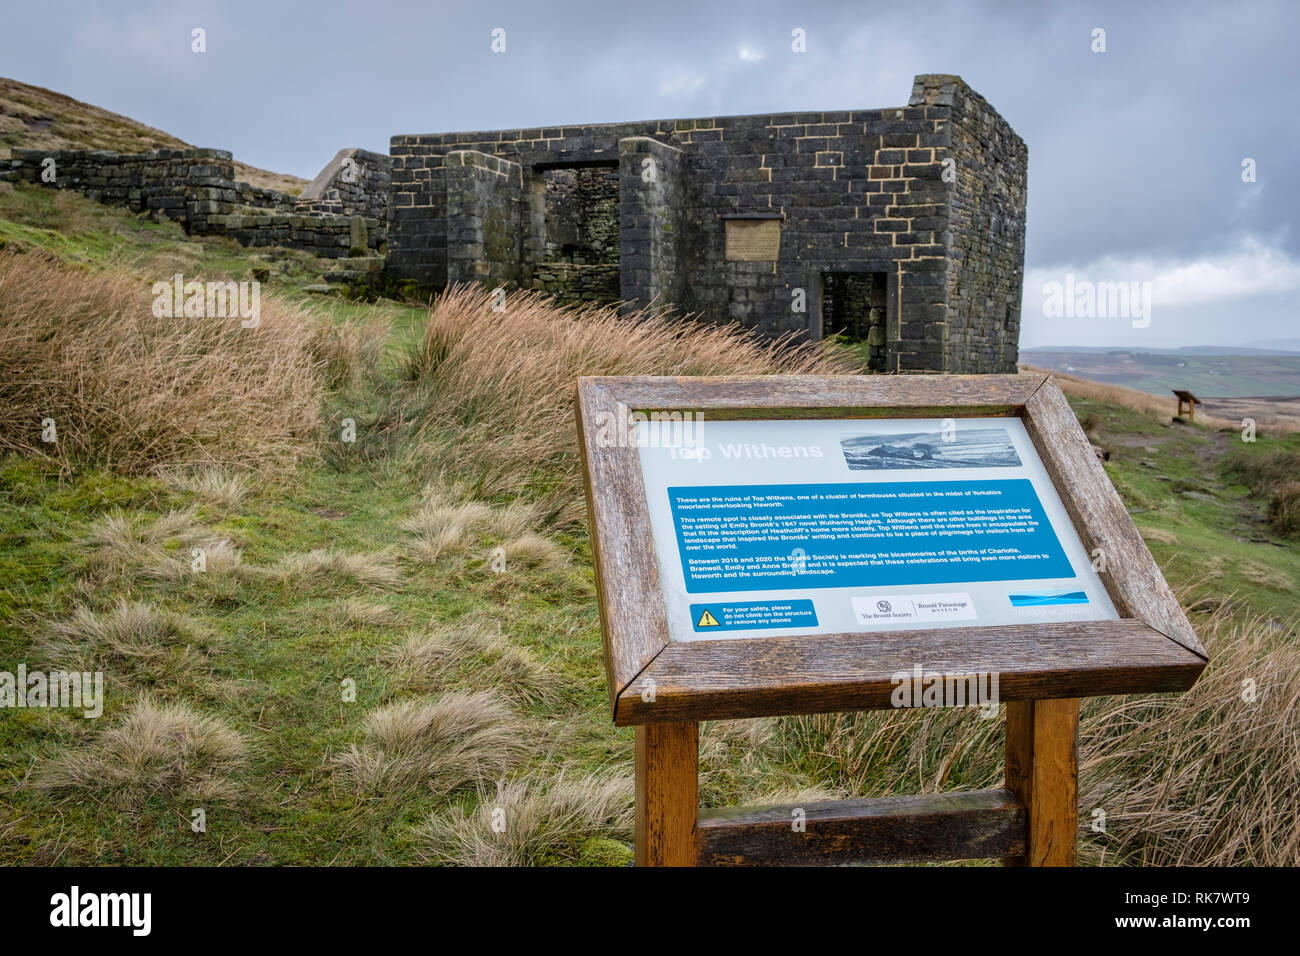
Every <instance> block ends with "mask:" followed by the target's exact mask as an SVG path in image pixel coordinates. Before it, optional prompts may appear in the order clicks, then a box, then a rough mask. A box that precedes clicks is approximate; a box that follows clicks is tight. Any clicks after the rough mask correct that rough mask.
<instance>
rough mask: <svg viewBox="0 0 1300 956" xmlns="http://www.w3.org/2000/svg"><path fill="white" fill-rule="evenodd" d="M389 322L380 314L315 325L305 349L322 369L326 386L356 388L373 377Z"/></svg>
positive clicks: (376, 371)
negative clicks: (308, 350)
mask: <svg viewBox="0 0 1300 956" xmlns="http://www.w3.org/2000/svg"><path fill="white" fill-rule="evenodd" d="M390 327H391V322H390V321H389V319H388V317H387V316H385V315H383V314H382V313H381V314H371V315H368V316H366V317H365V318H351V319H347V320H345V321H342V322H328V321H322V322H318V323H317V324H316V327H315V330H314V333H313V335H312V336H311V338H310V339H309V341H308V348H309V349H310V350H311V354H312V355H313V356H314V357H315V359H316V361H317V362H318V363H319V365H320V366H321V369H322V374H323V376H324V381H325V384H326V387H328V388H330V389H332V390H341V389H348V388H355V387H356V386H358V385H360V384H362V383H363V382H365V381H367V380H369V379H373V378H375V377H376V376H377V375H378V373H379V362H380V359H381V358H382V357H383V353H384V342H385V341H386V340H387V338H388V333H389V329H390Z"/></svg>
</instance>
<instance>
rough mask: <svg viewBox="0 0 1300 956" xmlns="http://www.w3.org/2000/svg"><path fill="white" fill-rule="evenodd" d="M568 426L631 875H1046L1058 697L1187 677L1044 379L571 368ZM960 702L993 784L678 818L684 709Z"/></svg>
mask: <svg viewBox="0 0 1300 956" xmlns="http://www.w3.org/2000/svg"><path fill="white" fill-rule="evenodd" d="M577 415H578V429H579V435H580V444H581V448H582V455H583V464H584V468H585V470H586V478H587V503H588V510H589V515H590V526H591V537H592V545H593V554H594V559H595V568H596V581H597V591H598V595H599V601H600V611H601V625H602V630H603V635H604V650H605V664H606V674H607V678H608V681H607V682H608V690H609V703H610V710H611V713H612V716H613V719H614V722H615V724H617V725H619V726H633V727H635V728H636V861H637V863H638V865H643V866H693V865H739V864H814V863H844V862H909V861H911V862H916V861H926V860H951V859H968V858H994V859H996V858H1002V859H1003V860H1004V862H1006V863H1007V864H1009V865H1029V866H1061V865H1072V864H1073V863H1074V862H1075V859H1076V847H1077V829H1078V825H1079V824H1078V782H1077V776H1078V756H1077V744H1076V739H1077V732H1078V720H1079V698H1081V697H1088V696H1097V695H1103V694H1132V693H1152V692H1167V691H1183V690H1186V689H1187V688H1189V687H1190V686H1191V685H1192V684H1193V683H1194V682H1195V681H1196V679H1197V677H1198V676H1199V675H1200V673H1201V671H1202V670H1203V669H1204V668H1205V665H1206V661H1207V657H1206V654H1205V651H1204V649H1203V648H1202V647H1201V645H1200V643H1199V642H1198V641H1197V638H1196V635H1195V634H1194V633H1193V631H1192V628H1191V626H1190V625H1189V624H1188V621H1187V618H1186V617H1185V615H1184V614H1183V612H1182V610H1181V608H1180V607H1179V606H1178V603H1177V601H1176V599H1175V598H1174V596H1173V594H1172V592H1171V591H1170V589H1169V587H1168V585H1167V584H1166V583H1165V581H1164V579H1163V577H1162V576H1161V574H1160V571H1159V569H1158V568H1157V567H1156V564H1155V562H1154V560H1153V559H1152V557H1151V554H1150V552H1149V551H1148V550H1147V548H1146V546H1145V544H1144V543H1143V541H1142V539H1141V537H1140V536H1139V534H1138V532H1137V530H1136V528H1134V526H1133V523H1132V521H1131V520H1130V519H1129V517H1128V514H1127V512H1126V511H1125V509H1124V506H1123V504H1122V502H1121V501H1120V499H1119V496H1118V495H1117V494H1116V492H1115V490H1114V488H1113V487H1112V486H1111V484H1110V481H1109V480H1108V479H1107V477H1106V474H1105V471H1104V470H1103V467H1102V464H1101V462H1099V461H1098V460H1097V457H1096V455H1095V454H1094V452H1093V450H1092V448H1091V446H1090V445H1089V442H1088V439H1087V437H1086V436H1085V435H1084V433H1083V430H1082V429H1081V428H1080V427H1079V424H1078V422H1077V421H1076V419H1075V417H1074V414H1073V412H1072V411H1071V410H1070V407H1069V404H1068V403H1067V402H1066V401H1065V398H1064V396H1063V395H1062V394H1061V391H1060V389H1059V388H1058V387H1057V386H1056V384H1055V383H1054V382H1053V381H1052V379H1051V378H1050V377H1042V376H1031V375H972V376H844V377H813V376H806V377H805V376H773V377H752V378H751V377H746V378H651V377H636V378H614V377H608V378H606V377H601V378H584V379H581V380H580V381H579V383H578V395H577ZM911 675H915V676H914V678H912V676H911ZM963 688H964V689H963ZM990 688H991V689H992V694H991V697H990V695H989V694H988V693H987V691H988V690H989V689H990ZM967 691H969V696H966V694H967ZM950 694H955V696H954V697H953V699H949V695H950ZM932 697H933V698H934V699H933V700H932V699H931V698H932ZM972 702H973V703H975V704H977V705H980V706H984V707H992V708H993V710H992V711H991V712H992V713H996V708H997V705H998V704H1000V703H1005V704H1006V774H1005V780H1004V784H1003V786H1002V787H999V788H995V789H992V790H985V791H977V792H968V793H938V794H923V795H912V796H893V797H881V798H868V799H852V800H837V801H825V802H819V803H806V804H804V805H802V806H800V807H784V806H778V807H754V808H736V807H728V808H722V809H706V810H701V809H700V807H699V796H698V734H699V722H700V721H702V720H717V719H736V718H750V717H764V716H776V715H786V714H810V713H824V712H835V711H855V710H870V709H885V708H890V707H896V706H932V705H937V706H967V705H969V704H971V703H972ZM792 817H794V818H799V819H801V820H802V826H792V824H791V821H792Z"/></svg>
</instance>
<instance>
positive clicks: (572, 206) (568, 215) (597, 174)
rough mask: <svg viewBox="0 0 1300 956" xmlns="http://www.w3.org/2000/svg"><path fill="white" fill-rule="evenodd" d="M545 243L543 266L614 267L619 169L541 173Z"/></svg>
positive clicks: (579, 168)
mask: <svg viewBox="0 0 1300 956" xmlns="http://www.w3.org/2000/svg"><path fill="white" fill-rule="evenodd" d="M540 175H541V176H542V181H543V183H544V184H545V192H546V200H545V203H546V208H545V217H544V219H545V230H546V241H545V248H544V250H543V253H542V261H543V262H571V263H574V264H576V265H611V264H617V263H618V254H619V236H618V166H617V164H613V163H611V164H609V165H601V166H572V167H562V168H559V169H547V170H543V171H542V173H541V174H540Z"/></svg>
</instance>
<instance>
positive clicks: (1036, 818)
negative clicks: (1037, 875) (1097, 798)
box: [1002, 699, 1079, 866]
mask: <svg viewBox="0 0 1300 956" xmlns="http://www.w3.org/2000/svg"><path fill="white" fill-rule="evenodd" d="M1078 731H1079V701H1078V700H1077V699H1068V700H1023V701H1020V700H1018V701H1010V702H1008V703H1007V763H1006V788H1007V789H1008V790H1010V791H1011V792H1012V793H1014V794H1015V795H1016V796H1017V797H1019V798H1020V801H1021V802H1022V803H1023V804H1024V805H1025V808H1026V809H1027V810H1028V811H1029V832H1028V835H1027V838H1026V841H1025V855H1024V856H1023V857H1013V858H1009V859H1005V860H1003V861H1002V862H1003V863H1004V864H1005V865H1007V866H1074V865H1075V862H1076V859H1077V854H1078V835H1079V751H1078Z"/></svg>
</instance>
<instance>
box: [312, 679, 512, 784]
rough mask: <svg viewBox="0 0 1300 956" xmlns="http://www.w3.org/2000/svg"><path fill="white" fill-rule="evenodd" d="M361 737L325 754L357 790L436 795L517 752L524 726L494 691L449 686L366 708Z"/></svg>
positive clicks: (481, 777) (500, 766)
mask: <svg viewBox="0 0 1300 956" xmlns="http://www.w3.org/2000/svg"><path fill="white" fill-rule="evenodd" d="M363 732H364V739H363V741H362V743H361V744H360V745H359V746H358V745H355V744H354V745H353V746H352V747H351V748H349V749H348V750H346V751H344V752H343V753H340V754H337V755H336V756H335V757H334V758H333V764H334V766H335V768H336V771H337V773H338V775H339V777H340V778H341V779H342V780H343V781H344V782H346V783H347V785H348V786H350V787H352V788H353V789H354V790H355V791H357V792H358V793H365V794H382V795H393V794H398V795H400V794H401V793H404V792H409V791H411V790H413V789H416V788H417V787H424V788H428V789H429V790H431V791H433V792H434V793H436V794H439V795H443V794H447V793H450V792H452V791H454V790H459V789H461V788H463V787H466V786H471V785H475V784H480V783H482V782H484V781H487V780H491V779H495V778H497V777H500V776H501V775H502V774H504V773H505V772H506V770H507V769H508V768H509V767H510V766H511V765H512V764H514V762H515V761H516V760H517V759H519V757H520V756H522V753H523V743H522V741H523V740H524V739H526V733H527V729H526V727H525V726H524V725H523V723H522V721H521V720H520V719H519V718H518V717H517V716H516V715H515V714H514V712H513V711H512V710H511V709H510V708H509V707H508V706H507V705H506V703H505V702H504V701H503V700H501V699H500V698H499V697H498V696H497V695H496V694H494V693H492V692H490V691H479V692H476V693H466V692H460V691H453V692H449V693H446V694H443V695H442V696H440V697H438V698H437V699H435V700H404V701H399V702H397V703H394V704H386V705H384V706H382V707H377V708H375V709H374V710H372V711H371V712H370V713H369V714H367V715H366V718H365V721H364V724H363Z"/></svg>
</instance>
